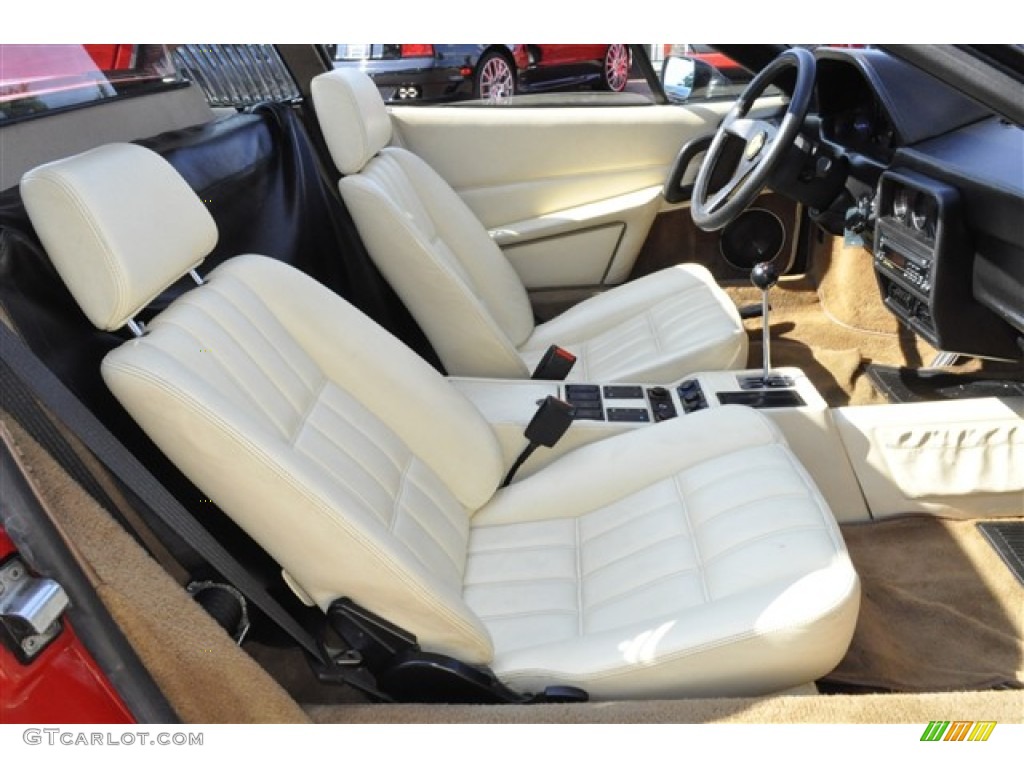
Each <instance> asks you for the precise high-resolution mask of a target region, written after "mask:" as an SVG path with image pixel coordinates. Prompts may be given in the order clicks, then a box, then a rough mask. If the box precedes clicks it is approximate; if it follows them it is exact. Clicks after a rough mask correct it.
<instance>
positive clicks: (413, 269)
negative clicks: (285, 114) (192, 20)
mask: <svg viewBox="0 0 1024 768" xmlns="http://www.w3.org/2000/svg"><path fill="white" fill-rule="evenodd" d="M312 92H313V103H314V107H315V108H316V113H317V119H318V120H319V121H320V126H321V129H322V132H323V135H324V139H325V140H326V142H327V146H328V148H329V149H330V152H331V156H332V158H333V159H334V162H335V164H336V165H337V167H338V170H339V171H341V173H342V174H344V175H343V177H342V179H341V181H340V182H339V189H340V190H341V195H342V197H343V198H344V200H345V204H346V205H347V207H348V209H349V211H350V212H351V214H352V217H353V219H354V220H355V222H356V227H357V228H358V230H359V234H360V236H361V237H362V239H363V242H364V243H365V244H366V247H367V250H368V251H369V252H370V255H371V257H372V258H373V260H374V262H375V263H376V264H377V266H378V268H379V269H380V271H381V272H382V273H383V274H384V276H385V278H387V280H388V282H389V283H390V284H391V286H392V287H393V288H394V289H395V292H396V293H398V295H399V296H400V297H401V298H402V301H403V302H404V303H405V305H406V306H407V307H408V308H409V311H410V312H411V313H412V314H413V316H414V317H415V318H416V320H417V322H418V323H419V325H420V327H421V328H423V331H424V333H426V335H427V338H429V339H430V343H431V345H432V346H433V347H434V349H435V350H436V351H437V353H438V356H439V357H440V358H441V361H442V362H443V363H444V366H445V368H446V369H447V370H448V372H449V373H451V374H455V375H465V376H492V377H507V378H524V377H526V376H528V375H529V371H527V369H526V366H525V364H524V363H523V361H522V359H521V358H520V356H519V354H518V353H517V351H516V350H517V348H518V347H519V346H520V345H522V344H523V342H525V341H526V340H527V339H528V338H529V336H530V334H531V333H533V329H534V322H533V314H532V310H531V308H530V301H529V298H528V297H527V295H526V289H525V288H524V287H523V283H522V281H521V280H520V279H519V276H518V275H517V274H516V272H515V270H514V269H513V268H512V265H511V264H510V263H509V261H508V259H507V258H506V257H505V255H504V254H503V253H502V252H501V249H500V248H499V247H498V246H497V245H496V244H495V243H494V241H493V240H491V238H490V236H489V235H488V234H487V230H486V229H485V228H484V226H483V224H481V223H480V221H479V219H477V217H476V216H475V215H474V214H473V212H472V211H471V210H470V209H469V207H468V206H467V205H466V204H465V202H464V201H463V200H462V198H460V197H459V195H458V194H457V193H456V192H455V191H454V190H453V189H452V188H451V187H450V186H449V185H448V183H447V182H446V181H445V180H444V179H443V178H441V176H440V175H438V173H437V172H436V171H434V170H433V169H432V168H431V167H430V166H429V165H427V164H426V163H425V162H424V161H423V160H422V159H420V158H419V157H417V156H416V155H414V154H412V153H411V152H409V151H407V150H405V149H402V148H399V147H389V146H387V145H388V143H389V142H390V139H391V121H390V116H389V115H388V113H387V108H386V107H385V105H384V102H383V100H382V99H381V96H380V93H379V92H378V91H377V88H376V86H374V84H373V82H372V81H371V80H370V78H369V77H368V76H367V75H366V74H365V73H364V72H360V71H358V70H349V69H339V70H334V71H333V72H328V73H325V74H323V75H319V76H317V77H316V78H314V79H313V83H312Z"/></svg>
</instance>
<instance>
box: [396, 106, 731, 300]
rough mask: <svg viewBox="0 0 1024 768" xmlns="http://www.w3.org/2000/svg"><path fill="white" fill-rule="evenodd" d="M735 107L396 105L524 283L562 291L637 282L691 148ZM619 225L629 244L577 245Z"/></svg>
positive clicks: (402, 121)
mask: <svg viewBox="0 0 1024 768" xmlns="http://www.w3.org/2000/svg"><path fill="white" fill-rule="evenodd" d="M730 106H731V105H730V104H729V103H720V104H711V105H700V106H697V107H691V108H685V107H679V106H667V105H653V104H652V105H636V106H621V107H584V106H565V107H545V108H528V107H516V108H500V107H498V108H458V107H451V106H447V107H395V108H393V109H392V117H393V122H394V126H395V132H396V140H397V141H398V142H400V143H401V144H402V145H403V146H405V147H406V148H408V149H409V150H411V151H412V152H414V153H416V154H417V155H419V156H420V157H422V158H423V159H424V160H425V161H426V162H427V163H429V164H430V165H431V166H432V167H433V168H434V169H435V170H436V171H437V172H438V173H439V174H440V175H441V176H442V177H444V178H445V179H446V180H447V181H448V183H449V184H450V185H451V186H452V187H453V188H454V189H455V190H456V192H458V193H459V195H460V196H461V197H462V199H463V200H465V202H466V203H467V205H469V207H470V208H471V209H472V210H473V211H474V212H475V213H476V215H477V216H478V217H479V218H480V220H481V221H482V222H483V224H484V226H486V227H487V228H488V229H489V230H490V231H491V233H492V236H493V237H494V238H495V240H496V241H497V242H498V244H499V245H501V246H502V247H503V248H506V249H507V251H506V252H507V253H508V255H509V257H510V259H511V260H512V261H513V264H514V265H516V266H517V268H520V269H522V270H523V271H522V272H521V276H522V277H523V278H524V281H526V282H527V283H528V285H531V287H533V288H545V289H551V288H560V287H581V286H590V287H601V286H606V285H614V284H617V283H620V282H622V281H624V280H625V279H626V277H627V276H628V275H629V274H630V272H631V270H632V268H633V264H634V262H635V261H636V256H637V254H638V253H639V251H640V247H641V246H642V245H643V242H644V241H645V240H646V238H647V234H648V232H649V230H650V227H651V224H652V222H653V220H654V217H655V215H656V214H657V213H658V211H659V210H660V208H661V207H662V204H663V198H662V195H661V190H662V188H663V185H664V183H665V179H666V178H667V176H668V173H669V170H670V168H671V166H672V163H673V161H674V159H675V157H676V154H677V153H678V151H679V149H680V147H682V146H683V144H685V143H686V142H687V141H689V140H690V139H692V138H695V137H697V136H701V135H704V134H708V133H711V132H713V131H714V129H715V127H716V126H717V124H718V122H719V120H720V119H721V116H722V115H723V114H724V113H725V111H726V110H727V109H728V108H729V107H730ZM608 227H616V228H618V230H619V231H620V232H621V234H620V236H619V237H617V238H612V237H597V236H592V235H587V236H586V237H584V238H583V239H579V238H578V236H579V235H581V234H582V233H587V232H591V231H594V230H599V231H604V230H606V229H607V228H608ZM559 241H562V242H559ZM580 247H585V248H586V252H585V253H580V251H579V248H580ZM548 260H550V261H559V262H561V261H562V260H564V261H565V263H564V264H563V263H559V264H552V265H550V266H542V265H541V262H542V261H548ZM524 264H526V265H529V266H526V267H524V266H523V265H524ZM598 275H600V279H599V281H598V282H597V283H595V282H594V280H595V278H597V276H598Z"/></svg>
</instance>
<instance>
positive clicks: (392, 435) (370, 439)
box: [317, 400, 412, 472]
mask: <svg viewBox="0 0 1024 768" xmlns="http://www.w3.org/2000/svg"><path fill="white" fill-rule="evenodd" d="M357 403H358V401H357ZM323 404H324V407H325V408H326V409H327V410H329V411H330V412H331V413H333V414H334V415H335V416H337V417H338V418H339V419H341V420H342V421H343V422H345V424H347V425H348V426H349V427H351V428H352V429H353V430H354V431H355V432H356V433H357V434H359V435H362V437H363V438H364V439H365V440H366V442H368V443H370V445H372V446H373V447H374V448H376V449H377V450H378V451H379V452H380V453H381V454H383V456H384V457H385V458H386V459H387V460H388V461H390V462H391V464H392V465H393V466H394V468H395V469H396V470H398V471H399V472H401V471H402V468H403V465H401V464H399V463H398V461H397V460H396V459H394V458H393V457H392V456H391V455H390V454H389V453H388V452H387V451H385V450H384V449H383V448H381V447H380V445H379V444H378V443H379V440H378V439H377V438H375V437H373V436H372V435H371V434H370V433H368V432H367V431H366V430H365V429H363V428H362V427H360V426H359V425H358V424H356V423H355V421H353V420H352V418H351V417H350V416H349V415H348V414H347V413H345V412H344V411H339V410H338V409H337V408H336V407H335V406H334V405H332V404H331V403H330V402H328V401H326V400H324V401H323ZM359 406H360V407H361V408H364V409H365V406H363V404H362V403H359ZM371 415H372V414H371ZM380 425H381V427H382V428H383V429H384V430H386V432H387V435H386V436H387V437H388V438H390V439H393V440H394V441H395V442H398V443H401V442H402V441H401V439H400V438H399V437H398V435H396V434H395V433H394V432H393V431H392V430H391V428H390V427H388V426H387V425H386V424H384V423H383V422H380ZM317 431H318V432H320V433H321V434H323V435H324V436H325V437H327V438H330V435H328V434H327V433H326V432H324V431H323V430H322V429H319V428H317ZM332 442H334V443H335V445H338V447H339V448H340V447H341V446H340V444H338V443H337V442H336V441H333V440H332ZM402 447H403V448H405V446H404V444H403V446H402ZM406 451H408V449H406ZM345 452H346V453H347V454H349V455H350V456H351V455H352V452H351V451H345ZM411 455H412V453H411V452H410V456H411ZM353 458H355V457H354V456H353ZM356 463H357V464H358V463H359V462H358V461H357V462H356ZM359 466H363V465H362V464H359Z"/></svg>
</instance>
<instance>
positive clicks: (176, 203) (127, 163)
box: [21, 144, 217, 331]
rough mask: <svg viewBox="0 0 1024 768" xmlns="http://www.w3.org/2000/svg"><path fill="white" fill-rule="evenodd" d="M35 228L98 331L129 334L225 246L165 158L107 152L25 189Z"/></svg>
mask: <svg viewBox="0 0 1024 768" xmlns="http://www.w3.org/2000/svg"><path fill="white" fill-rule="evenodd" d="M21 195H22V198H23V200H24V202H25V209H26V210H27V211H28V215H29V218H31V220H32V225H33V226H34V227H35V229H36V232H37V233H38V235H39V239H40V241H41V242H42V244H43V247H44V248H46V252H47V253H48V254H49V256H50V259H51V261H53V264H54V266H55V267H56V269H57V272H58V273H59V274H60V276H61V278H62V279H63V280H64V282H65V284H66V285H67V287H68V290H70V291H71V294H72V295H73V296H74V297H75V300H76V301H77V302H78V304H79V306H80V307H81V308H82V311H83V312H85V314H86V316H87V317H88V318H89V319H90V320H91V321H92V322H93V324H94V325H96V326H97V327H98V328H102V329H104V330H108V331H112V330H114V329H116V328H120V327H121V326H123V325H124V324H125V323H127V322H128V321H129V320H131V318H132V317H134V316H135V315H136V314H137V313H138V312H139V310H141V309H142V308H143V307H145V306H146V305H147V304H148V303H149V302H151V301H152V300H153V299H154V298H156V297H157V296H158V295H159V294H160V293H161V292H162V291H163V290H164V289H166V288H167V287H168V286H170V285H171V284H172V283H174V282H175V281H176V280H178V279H179V278H180V277H181V276H182V275H185V274H187V273H188V271H189V270H190V269H194V268H195V267H197V266H198V265H199V264H200V263H201V262H202V261H203V259H204V258H206V256H207V255H208V254H209V253H210V251H212V250H213V248H214V246H215V245H216V244H217V225H216V224H215V223H214V221H213V217H212V216H211V215H210V212H209V211H208V210H207V209H206V206H204V205H203V203H202V201H201V200H200V199H199V197H198V196H197V195H196V193H195V192H193V191H192V189H191V188H190V187H189V186H188V184H187V183H186V182H185V180H184V179H183V178H182V177H181V176H180V175H179V174H178V172H177V171H176V170H174V168H173V167H172V166H171V165H170V163H168V162H167V161H166V160H164V159H163V158H162V157H161V156H160V155H158V154H156V153H155V152H153V151H152V150H149V149H146V148H144V147H140V146H138V145H136V144H107V145H105V146H102V147H97V148H96V149H92V150H89V151H88V152H83V153H82V154H80V155H75V156H73V157H68V158H65V159H63V160H57V161H55V162H52V163H47V164H46V165H41V166H39V167H38V168H35V169H33V170H31V171H29V172H28V173H26V174H25V175H24V176H23V177H22V180H21Z"/></svg>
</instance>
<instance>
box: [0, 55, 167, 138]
mask: <svg viewBox="0 0 1024 768" xmlns="http://www.w3.org/2000/svg"><path fill="white" fill-rule="evenodd" d="M184 83H185V81H184V80H183V79H182V78H181V77H180V76H179V75H178V73H177V71H176V70H175V67H174V63H173V61H172V59H171V56H170V53H169V51H168V49H167V47H166V46H164V45H128V44H117V43H112V44H101V45H12V44H0V122H8V121H12V120H20V119H24V118H29V117H33V116H37V115H40V114H44V113H47V112H52V111H54V110H61V109H68V108H70V107H76V106H81V105H85V104H90V103H93V102H96V101H104V100H108V99H116V98H120V97H124V96H130V95H137V94H140V93H147V92H149V91H152V90H155V89H160V88H165V87H175V86H178V85H181V84H184Z"/></svg>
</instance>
